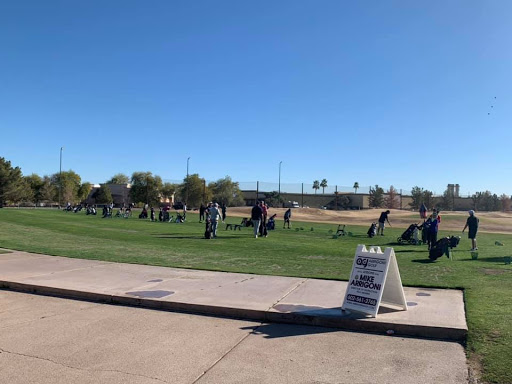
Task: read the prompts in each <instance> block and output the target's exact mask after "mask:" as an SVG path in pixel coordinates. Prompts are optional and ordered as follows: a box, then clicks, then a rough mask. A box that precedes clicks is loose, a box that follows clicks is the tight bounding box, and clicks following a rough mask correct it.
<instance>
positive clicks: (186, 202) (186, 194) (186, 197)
mask: <svg viewBox="0 0 512 384" xmlns="http://www.w3.org/2000/svg"><path fill="white" fill-rule="evenodd" d="M189 161H190V157H189V158H188V159H187V189H186V192H185V201H184V203H185V204H188V162H189Z"/></svg>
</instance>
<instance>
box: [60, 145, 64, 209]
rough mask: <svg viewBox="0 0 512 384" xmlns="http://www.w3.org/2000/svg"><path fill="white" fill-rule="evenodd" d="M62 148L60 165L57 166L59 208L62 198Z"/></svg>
mask: <svg viewBox="0 0 512 384" xmlns="http://www.w3.org/2000/svg"><path fill="white" fill-rule="evenodd" d="M63 149H64V147H60V163H59V164H60V165H59V208H60V202H61V196H62V150H63Z"/></svg>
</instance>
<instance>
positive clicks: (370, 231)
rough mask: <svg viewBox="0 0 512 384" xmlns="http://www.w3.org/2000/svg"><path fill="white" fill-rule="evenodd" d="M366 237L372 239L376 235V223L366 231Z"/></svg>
mask: <svg viewBox="0 0 512 384" xmlns="http://www.w3.org/2000/svg"><path fill="white" fill-rule="evenodd" d="M367 234H368V237H370V238H371V237H373V236H375V235H377V223H376V222H373V223H372V225H370V229H368V232H367Z"/></svg>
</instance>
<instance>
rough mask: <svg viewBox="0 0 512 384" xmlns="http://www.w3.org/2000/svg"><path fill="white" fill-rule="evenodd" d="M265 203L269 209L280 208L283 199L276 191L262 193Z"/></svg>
mask: <svg viewBox="0 0 512 384" xmlns="http://www.w3.org/2000/svg"><path fill="white" fill-rule="evenodd" d="M264 195H265V203H266V204H267V205H268V206H269V207H281V206H282V204H283V198H282V197H281V195H280V194H279V192H278V191H272V192H264Z"/></svg>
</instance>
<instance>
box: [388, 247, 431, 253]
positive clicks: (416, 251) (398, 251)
mask: <svg viewBox="0 0 512 384" xmlns="http://www.w3.org/2000/svg"><path fill="white" fill-rule="evenodd" d="M418 252H428V250H427V249H425V250H416V249H402V250H396V248H395V253H418Z"/></svg>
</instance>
